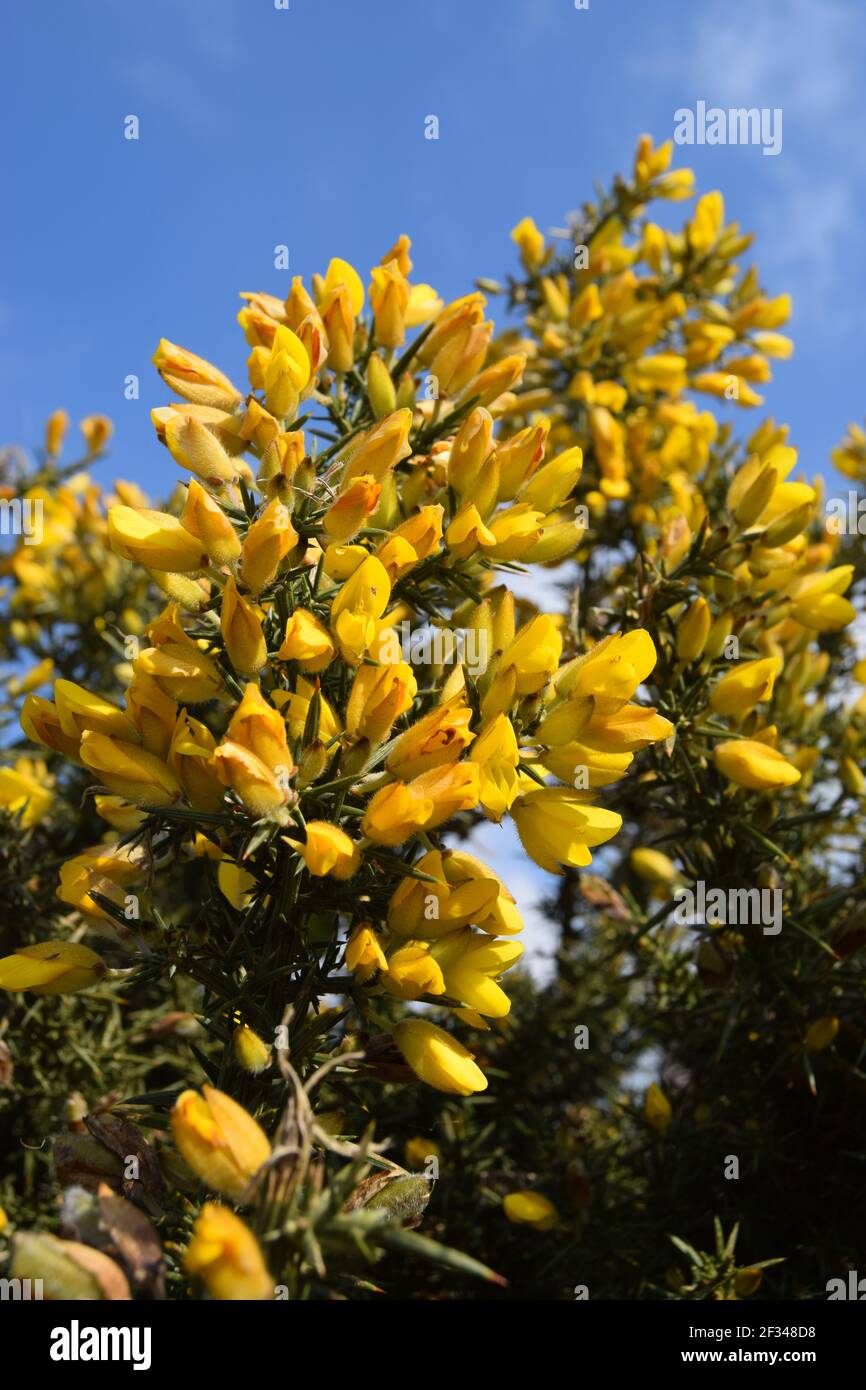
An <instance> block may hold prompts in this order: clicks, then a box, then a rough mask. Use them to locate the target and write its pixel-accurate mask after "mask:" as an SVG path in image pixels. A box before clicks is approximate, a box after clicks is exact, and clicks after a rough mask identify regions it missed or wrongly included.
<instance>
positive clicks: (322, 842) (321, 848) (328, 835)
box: [298, 820, 361, 879]
mask: <svg viewBox="0 0 866 1390" xmlns="http://www.w3.org/2000/svg"><path fill="white" fill-rule="evenodd" d="M306 831H307V838H306V842H305V843H304V844H302V845H299V846H298V853H299V854H300V855H301V858H302V859H303V861H304V863H305V864H306V866H307V870H308V872H309V873H311V874H313V875H314V876H315V877H316V878H324V877H325V876H326V875H330V876H331V877H332V878H337V879H348V878H351V877H352V876H353V874H356V873H357V872H358V870H359V869H360V867H361V854H360V852H359V850H358V848H357V846H356V845H355V843H354V842H353V841H352V840H351V839H350V838H349V836H348V835H347V834H346V832H345V830H341V829H340V827H339V826H337V825H331V824H330V823H329V822H328V821H323V820H311V821H307V825H306Z"/></svg>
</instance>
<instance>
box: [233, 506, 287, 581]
mask: <svg viewBox="0 0 866 1390" xmlns="http://www.w3.org/2000/svg"><path fill="white" fill-rule="evenodd" d="M297 543H298V534H297V532H296V530H295V528H294V526H293V525H292V520H291V517H290V516H289V513H288V511H287V510H286V508H285V507H284V506H283V504H282V502H280V500H279V499H278V498H276V497H274V498H272V499H271V501H270V502H269V503H268V505H267V506H266V507H265V509H264V511H263V512H262V514H261V516H259V517H258V518H257V519H256V520H255V521H254V522H253V523H252V525H251V526H250V528H249V530H248V531H247V534H246V537H245V538H244V542H243V549H242V554H243V559H242V560H241V578H242V579H243V581H244V583H245V584H246V586H247V588H248V589H251V590H252V592H253V593H254V594H260V593H261V591H262V589H264V588H266V587H267V586H268V584H270V583H271V582H272V580H274V579H275V578H276V575H277V571H278V570H279V568H280V565H281V564H282V562H283V560H285V558H286V556H287V555H288V553H289V551H290V550H292V549H293V548H294V546H296V545H297Z"/></svg>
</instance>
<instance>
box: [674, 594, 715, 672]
mask: <svg viewBox="0 0 866 1390" xmlns="http://www.w3.org/2000/svg"><path fill="white" fill-rule="evenodd" d="M711 622H712V614H711V613H710V605H709V604H708V603H707V601H706V599H705V598H696V599H695V601H694V603H693V604H691V605H690V607H689V608H687V609H686V611H685V613H684V614H683V616H682V617H681V618H680V620H679V622H678V623H677V658H678V660H679V661H698V660H699V659H700V657H701V654H702V653H703V650H704V647H705V646H706V642H707V638H708V637H709V635H710V624H711Z"/></svg>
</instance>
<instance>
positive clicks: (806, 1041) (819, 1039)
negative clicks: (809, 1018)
mask: <svg viewBox="0 0 866 1390" xmlns="http://www.w3.org/2000/svg"><path fill="white" fill-rule="evenodd" d="M838 1032H839V1020H838V1018H832V1017H826V1018H816V1019H815V1021H814V1023H810V1024H809V1027H808V1028H807V1029H806V1035H805V1037H804V1038H803V1046H804V1047H805V1049H806V1051H807V1052H823V1051H824V1050H825V1048H828V1047H830V1046H832V1044H833V1043H834V1042H835V1040H836V1034H837V1033H838Z"/></svg>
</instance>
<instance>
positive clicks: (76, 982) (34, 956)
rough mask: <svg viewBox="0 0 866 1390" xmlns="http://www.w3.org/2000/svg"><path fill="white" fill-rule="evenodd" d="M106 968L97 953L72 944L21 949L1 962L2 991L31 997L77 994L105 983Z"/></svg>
mask: <svg viewBox="0 0 866 1390" xmlns="http://www.w3.org/2000/svg"><path fill="white" fill-rule="evenodd" d="M104 974H105V965H104V964H103V962H102V961H101V960H100V959H99V956H98V955H97V954H96V952H95V951H91V950H90V949H89V948H88V947H87V946H78V945H76V944H75V943H74V942H72V941H40V942H39V943H38V944H37V945H35V946H19V947H18V950H17V951H15V953H14V954H13V955H11V956H4V957H3V959H2V960H0V989H8V990H11V991H13V992H17V991H19V990H29V991H30V993H31V994H74V993H76V992H77V991H78V990H81V989H89V988H90V986H91V985H95V984H96V983H97V981H98V980H101V979H102V977H103V975H104Z"/></svg>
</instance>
